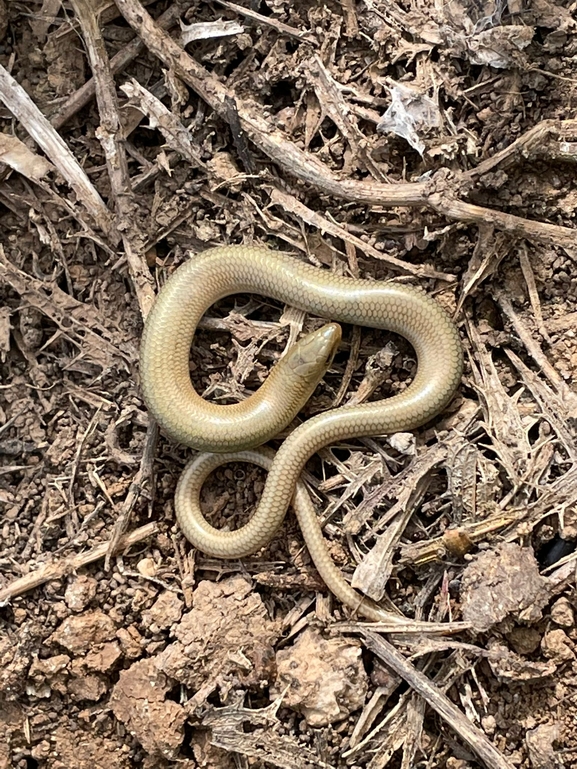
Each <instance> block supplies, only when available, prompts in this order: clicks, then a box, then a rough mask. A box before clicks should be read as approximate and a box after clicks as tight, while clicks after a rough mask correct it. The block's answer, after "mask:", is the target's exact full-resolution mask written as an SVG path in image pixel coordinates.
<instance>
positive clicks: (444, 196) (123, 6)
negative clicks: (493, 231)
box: [116, 0, 576, 256]
mask: <svg viewBox="0 0 577 769" xmlns="http://www.w3.org/2000/svg"><path fill="white" fill-rule="evenodd" d="M116 5H117V6H118V8H119V10H120V11H121V13H122V15H123V16H124V18H125V19H126V21H127V22H128V23H129V24H130V26H131V27H132V28H133V29H134V30H135V31H136V32H137V34H138V35H139V36H140V37H141V38H142V40H143V41H144V42H145V44H146V46H147V48H148V49H149V50H150V51H151V52H152V53H153V54H154V55H155V56H157V57H158V58H159V59H160V60H161V61H162V62H164V64H166V65H167V66H168V67H169V68H170V69H171V70H173V71H174V72H175V74H176V75H177V76H178V77H180V78H181V79H182V80H183V81H184V82H185V83H187V84H188V85H189V86H190V87H191V88H193V89H194V90H195V91H196V92H197V93H198V94H199V96H200V97H201V98H202V99H204V101H206V102H207V103H208V104H209V105H210V106H211V107H212V108H213V109H214V110H215V112H217V113H218V114H219V115H220V116H221V117H222V118H223V119H224V120H226V109H225V98H226V96H230V93H229V91H228V90H227V89H226V87H225V86H224V85H223V84H222V83H220V82H219V81H218V80H217V79H216V78H215V77H213V76H212V75H211V74H210V73H209V72H208V71H207V70H205V69H204V67H202V66H200V64H198V62H196V61H195V60H194V59H193V58H192V57H191V56H189V55H188V54H187V53H186V52H185V51H184V50H183V49H182V48H181V47H180V46H179V45H178V43H176V42H175V41H174V40H172V38H171V37H170V36H169V35H167V34H166V33H165V32H163V31H162V30H161V29H160V28H159V27H158V25H156V24H155V22H154V20H153V19H152V17H151V16H150V15H149V14H148V13H147V12H146V11H145V10H144V8H143V7H142V5H141V4H140V3H139V2H138V0H116ZM237 104H238V114H239V118H240V122H241V125H242V128H243V130H244V131H245V132H246V134H247V136H248V137H249V139H250V140H251V141H252V142H253V143H254V144H255V145H256V146H257V147H259V149H260V150H261V151H262V152H264V154H265V155H268V157H269V158H270V159H271V160H273V161H274V162H275V163H277V164H278V165H279V166H280V167H281V168H283V169H284V170H285V171H286V172H287V173H289V174H291V175H292V176H296V177H297V178H298V179H300V180H301V181H303V182H306V183H308V184H312V185H313V186H314V187H316V188H317V189H318V190H321V191H322V192H324V193H326V194H329V195H333V196H335V197H337V198H344V199H346V200H351V201H355V202H357V203H366V204H369V205H376V206H422V205H426V206H429V207H430V208H432V209H434V210H435V211H437V212H438V213H440V214H443V215H444V216H447V217H448V218H450V219H456V220H458V221H467V222H474V223H480V222H486V223H488V224H493V225H494V226H495V227H497V228H499V229H502V230H505V231H507V232H510V233H512V234H514V235H519V236H523V237H527V238H530V239H535V240H539V241H541V242H544V243H548V244H550V245H556V246H562V247H563V248H564V249H566V250H567V252H568V253H569V254H570V255H572V256H573V255H575V253H576V235H575V231H574V230H571V229H569V228H568V227H560V226H557V225H554V224H545V223H542V222H534V221H531V220H529V219H523V218H521V217H519V216H512V215H511V214H506V213H503V212H501V211H494V210H491V209H487V208H481V207H480V206H474V205H472V204H470V203H465V202H463V201H462V200H459V199H458V198H457V196H456V193H455V192H452V191H451V189H453V190H455V189H456V190H458V189H459V188H460V187H461V186H464V183H469V184H470V180H469V179H468V178H467V177H464V176H463V175H462V174H460V175H459V174H455V175H454V176H451V177H449V175H448V173H447V172H446V171H442V172H439V173H438V174H436V175H435V176H434V177H433V178H432V179H431V180H428V181H425V182H404V183H399V184H382V183H380V182H373V181H357V180H354V179H341V178H339V177H338V176H336V175H335V174H333V173H332V172H331V171H330V170H329V169H328V168H327V167H326V166H325V164H324V163H322V162H321V161H320V160H319V159H318V158H317V157H316V156H315V155H312V154H310V153H307V152H305V151H304V150H301V149H299V148H298V147H297V146H296V145H295V144H294V143H293V142H291V141H289V140H288V139H287V138H286V137H285V135H284V134H283V133H282V132H281V131H279V130H278V129H275V128H273V127H272V126H271V125H270V124H269V123H267V122H266V120H264V119H263V118H262V117H261V116H260V115H259V114H257V112H256V110H251V109H248V108H247V107H245V106H244V105H243V103H242V102H241V101H240V100H237Z"/></svg>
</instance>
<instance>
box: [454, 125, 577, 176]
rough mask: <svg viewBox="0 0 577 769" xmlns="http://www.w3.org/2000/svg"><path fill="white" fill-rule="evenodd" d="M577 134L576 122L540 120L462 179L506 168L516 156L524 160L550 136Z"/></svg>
mask: <svg viewBox="0 0 577 769" xmlns="http://www.w3.org/2000/svg"><path fill="white" fill-rule="evenodd" d="M576 132H577V120H542V121H541V122H540V123H537V125H536V126H533V128H531V129H529V130H528V131H527V133H525V134H523V135H522V136H519V137H518V138H517V139H515V141H514V142H513V143H512V144H510V145H509V146H508V147H505V149H504V150H501V151H500V152H496V153H495V154H494V155H493V156H492V157H490V158H487V159H486V160H482V161H481V162H480V163H479V165H478V166H476V167H475V168H472V169H471V170H469V171H464V172H463V178H467V179H471V180H476V179H478V178H479V177H480V176H483V175H484V174H486V173H489V171H493V170H494V169H495V168H496V167H497V166H499V167H501V168H503V167H504V168H508V167H509V166H511V165H512V164H513V163H515V162H517V158H518V156H521V157H523V158H526V157H528V156H530V155H532V154H533V153H534V150H535V148H536V147H539V146H540V145H542V144H543V143H544V141H545V140H546V139H548V138H549V137H550V136H556V137H557V138H559V139H564V138H565V137H566V136H574V135H575V133H576Z"/></svg>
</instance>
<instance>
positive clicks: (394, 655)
mask: <svg viewBox="0 0 577 769" xmlns="http://www.w3.org/2000/svg"><path fill="white" fill-rule="evenodd" d="M359 631H360V633H361V635H362V636H363V638H364V642H365V646H366V647H367V648H368V649H370V650H371V651H372V652H373V653H374V654H376V655H377V657H379V658H380V659H381V660H382V661H383V662H384V663H385V664H386V665H387V666H388V667H390V668H391V669H392V670H393V671H394V672H395V673H397V675H400V676H401V677H402V678H404V680H405V681H406V682H407V683H408V684H409V686H410V687H411V688H412V689H414V690H415V691H416V692H417V693H418V694H420V695H421V697H422V698H423V699H424V700H425V702H426V703H427V704H428V705H429V706H430V707H431V708H433V710H435V711H436V712H437V713H438V714H439V715H440V716H441V718H442V719H444V720H445V721H446V722H447V723H448V724H449V726H450V727H451V728H452V729H454V731H455V732H456V733H457V734H458V735H459V737H460V738H461V739H462V740H463V742H466V743H467V745H468V746H469V747H470V748H471V750H472V751H473V752H474V753H475V754H476V755H477V756H478V757H479V758H480V759H481V761H483V762H484V764H485V766H486V767H487V768H488V769H514V767H513V764H512V763H511V762H510V761H509V760H508V759H507V758H505V756H504V755H503V754H502V753H501V752H500V751H498V750H497V748H496V747H495V746H494V745H493V743H492V742H489V740H488V739H487V737H486V736H485V735H484V734H483V732H482V731H481V730H480V729H478V728H477V727H476V726H474V725H473V724H472V723H471V722H470V721H469V720H468V719H467V718H466V717H465V716H464V715H463V713H461V711H460V710H459V709H458V708H457V707H456V706H455V705H453V703H452V702H451V700H450V699H449V698H448V697H447V696H446V695H445V694H443V692H442V691H441V690H440V689H439V688H438V687H437V686H436V685H435V684H434V683H432V682H431V681H430V680H429V679H428V678H427V677H426V676H425V675H423V673H420V672H419V671H418V670H417V669H416V668H415V667H414V666H413V665H411V663H410V662H408V661H407V660H406V659H405V658H404V657H403V655H402V654H401V653H400V652H398V651H397V650H396V649H395V647H394V646H392V645H391V644H390V643H389V642H388V641H385V640H384V639H383V638H380V636H378V635H377V634H376V633H373V632H372V631H370V630H368V629H366V628H363V627H360V628H359Z"/></svg>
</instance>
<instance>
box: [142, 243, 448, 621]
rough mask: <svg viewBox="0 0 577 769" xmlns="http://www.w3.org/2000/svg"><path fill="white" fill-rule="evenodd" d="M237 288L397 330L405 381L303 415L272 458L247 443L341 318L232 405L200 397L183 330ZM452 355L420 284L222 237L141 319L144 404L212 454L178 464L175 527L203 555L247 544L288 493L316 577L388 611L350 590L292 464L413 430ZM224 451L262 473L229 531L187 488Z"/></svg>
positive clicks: (312, 374) (326, 361)
mask: <svg viewBox="0 0 577 769" xmlns="http://www.w3.org/2000/svg"><path fill="white" fill-rule="evenodd" d="M245 292H246V293H255V294H260V295H263V296H269V297H273V298H274V299H277V300H280V301H282V302H285V303H287V304H289V305H292V306H294V307H298V308H300V309H302V310H307V311H309V312H312V313H314V314H315V315H318V316H320V317H323V318H327V319H330V320H333V321H341V322H345V323H353V324H356V325H360V326H370V327H373V328H380V329H388V330H390V331H393V332H396V333H398V334H400V335H401V336H403V337H405V338H406V339H407V340H408V341H409V342H410V343H411V345H412V346H413V348H414V350H415V353H416V355H417V360H418V368H417V374H416V376H415V379H414V381H413V382H412V383H411V385H410V386H409V387H408V388H407V389H406V390H405V391H404V392H403V393H401V394H400V395H396V396H394V397H392V398H388V399H386V400H381V401H376V402H371V403H365V404H362V405H360V406H343V407H340V408H337V409H334V410H332V411H328V412H325V413H323V414H319V415H317V416H315V417H313V418H312V419H310V420H308V421H307V422H305V423H304V424H302V425H300V426H299V427H298V428H297V429H296V430H294V431H293V432H292V433H291V434H290V435H289V437H288V438H287V439H286V440H285V442H284V443H283V445H282V446H281V448H280V449H279V451H278V452H277V453H276V455H275V456H274V460H272V459H271V454H270V451H268V450H266V451H263V450H260V451H246V449H249V448H250V449H252V448H254V447H256V446H258V445H260V444H262V443H264V442H266V441H267V440H268V439H269V438H271V437H273V436H274V435H276V434H277V433H278V432H280V431H281V430H282V429H283V428H284V427H285V426H286V425H287V424H288V423H289V422H290V421H291V420H292V418H293V417H294V416H295V415H296V413H297V412H298V410H299V409H300V408H301V406H302V403H303V401H306V399H307V398H308V397H309V395H310V394H311V392H312V390H314V388H315V387H316V384H317V383H318V381H319V380H320V378H321V377H322V375H323V373H324V370H325V368H326V367H327V366H328V365H330V362H331V360H332V357H333V355H334V352H335V349H336V347H337V346H338V342H339V340H340V330H339V327H338V326H336V324H329V325H328V326H325V327H324V328H323V329H321V330H320V331H318V332H314V333H313V334H312V335H308V336H307V337H305V340H304V347H303V350H302V351H299V350H298V348H296V347H295V348H292V349H291V350H289V352H288V353H287V354H286V355H285V356H284V358H283V359H282V360H281V362H280V364H277V366H275V367H274V369H273V370H272V372H271V373H270V374H269V376H268V378H267V381H266V382H265V384H264V385H263V386H262V387H261V388H260V389H259V391H258V392H257V393H255V394H254V395H252V396H251V397H250V398H248V399H247V400H246V401H243V402H242V403H238V404H234V405H232V406H218V405H214V404H212V403H208V402H207V401H204V400H203V399H202V398H201V397H200V396H199V395H198V394H197V393H196V392H195V391H194V390H193V388H192V384H191V381H190V375H189V364H188V359H189V352H190V346H191V343H192V338H193V336H194V331H195V329H196V326H197V324H198V322H199V320H200V318H201V317H202V315H203V313H204V312H205V310H206V309H207V308H208V307H209V306H210V305H211V304H213V303H214V302H215V301H217V300H218V299H220V298H222V297H224V296H227V295H230V294H234V293H245ZM301 341H303V340H301ZM295 350H296V352H295ZM462 367H463V355H462V348H461V344H460V340H459V335H458V331H457V329H456V327H455V325H454V323H453V322H452V320H451V319H450V318H449V316H448V315H447V313H446V312H445V311H444V310H443V308H442V307H441V306H440V305H439V304H437V302H435V301H434V300H433V299H431V298H430V297H428V296H427V295H426V294H424V293H422V292H421V291H420V290H419V289H415V288H413V287H411V286H405V285H401V284H398V283H381V282H373V281H369V280H360V279H353V278H347V277H342V276H338V275H334V274H332V273H330V272H328V271H325V270H322V269H318V268H316V267H312V266H311V265H308V264H305V263H303V262H300V261H298V260H297V259H296V258H294V257H292V256H289V255H288V254H283V253H281V252H278V251H271V250H269V249H266V248H257V247H251V246H225V247H220V248H214V249H211V250H209V251H205V252H204V253H202V254H200V255H197V256H195V257H193V258H192V259H190V261H188V262H186V264H183V265H182V266H181V267H179V268H178V269H177V270H176V272H175V273H174V274H173V275H172V276H171V277H170V279H169V280H168V281H167V283H166V285H165V286H164V287H163V289H162V290H161V292H160V294H159V296H158V298H157V300H156V302H155V305H154V307H153V309H152V311H151V312H150V315H149V317H148V319H147V322H146V325H145V330H144V334H143V339H142V347H141V363H140V368H141V379H142V387H143V392H144V397H145V400H146V403H147V406H148V408H149V409H150V411H151V412H152V414H153V415H154V417H155V418H156V419H157V421H158V422H159V424H160V425H161V426H162V427H163V428H164V429H165V430H166V432H167V433H168V434H169V435H170V436H171V437H173V438H175V439H176V440H178V441H180V442H182V443H185V444H186V445H188V446H192V447H193V448H197V449H200V450H203V451H211V452H218V453H219V454H220V455H221V456H214V455H212V454H211V455H206V454H204V455H203V454H201V455H200V456H198V457H197V458H196V459H194V460H192V461H191V462H190V463H189V464H188V466H187V467H186V468H185V470H184V472H183V475H182V477H181V479H180V481H179V484H178V488H177V491H176V500H175V505H176V514H177V518H178V522H179V524H180V526H181V528H182V530H183V532H184V534H185V536H186V537H187V539H188V540H190V542H192V544H194V545H195V546H196V547H198V548H199V549H200V550H202V551H203V552H205V553H207V554H209V555H213V556H217V557H221V558H241V557H244V556H246V555H250V554H251V553H254V552H255V551H256V550H259V549H260V548H261V547H263V546H264V545H266V544H267V543H268V542H269V541H270V539H271V538H272V537H273V535H274V534H275V532H276V531H277V530H278V528H279V526H280V524H281V523H282V520H283V518H284V516H285V513H286V510H287V508H288V506H289V504H290V503H291V500H292V499H293V495H294V496H295V499H294V506H295V510H296V513H297V516H298V519H299V523H300V526H301V528H302V530H303V536H304V538H305V541H306V543H307V546H308V548H309V551H310V554H311V557H312V558H313V560H314V562H315V565H316V567H317V569H318V571H319V573H320V574H321V576H322V577H323V579H324V580H325V582H326V584H327V586H328V587H329V588H330V589H331V590H332V591H333V592H334V593H335V595H337V596H338V597H339V598H340V599H341V600H342V601H343V602H344V603H345V604H347V605H348V606H350V607H351V608H353V609H355V610H357V611H358V612H359V613H361V614H363V615H364V616H366V617H368V618H370V619H386V620H388V621H390V620H391V618H392V616H394V615H391V614H390V613H389V612H386V611H384V610H383V609H380V608H379V607H377V606H376V605H375V604H372V602H370V601H368V599H366V598H363V597H361V596H360V595H359V594H358V593H356V592H355V591H354V590H352V588H351V587H350V586H349V584H348V583H347V582H346V580H345V579H344V577H343V576H342V574H341V572H340V571H339V570H338V569H337V568H336V567H335V566H334V564H333V563H332V560H331V558H330V555H329V553H328V551H327V548H326V545H325V542H324V539H323V536H322V532H321V530H320V528H319V525H318V522H317V518H316V515H315V511H314V507H313V505H312V502H311V501H310V498H309V496H308V494H307V492H306V489H305V487H304V486H302V485H301V484H299V476H300V474H301V472H302V470H303V467H304V465H305V463H306V461H307V460H308V459H309V457H310V456H311V455H312V454H314V453H315V452H317V451H318V450H319V449H321V448H323V447H324V446H327V445H329V444H331V443H335V442H337V441H340V440H345V439H350V438H360V437H363V436H369V435H372V436H375V435H384V434H388V433H394V432H399V431H407V430H413V429H415V428H416V427H419V426H420V425H422V424H424V423H426V422H428V421H429V420H430V419H431V418H432V417H434V416H435V415H436V414H438V413H439V412H440V411H442V409H443V408H444V407H445V406H446V405H447V403H448V402H449V401H450V399H451V398H452V396H453V394H454V393H455V390H456V388H457V386H458V384H459V381H460V379H461V374H462ZM242 450H245V451H244V452H242ZM239 452H241V453H239ZM228 461H248V462H254V463H256V464H260V465H261V466H263V467H266V469H268V470H269V473H268V477H267V481H266V484H265V488H264V491H263V494H262V497H261V500H260V503H259V505H258V508H257V510H256V511H255V513H254V515H253V516H252V518H251V519H250V521H249V522H248V523H247V524H246V525H245V526H243V527H242V528H240V529H237V530H236V531H219V530H217V529H215V528H213V527H212V526H210V525H209V524H208V523H207V522H206V520H205V518H204V516H203V515H202V513H201V511H200V507H199V503H198V498H199V494H200V489H201V487H202V483H203V482H204V480H205V478H206V477H207V475H208V474H209V473H210V472H211V471H212V469H214V468H215V467H217V466H218V465H219V464H223V463H225V462H228ZM207 468H209V469H208V470H207Z"/></svg>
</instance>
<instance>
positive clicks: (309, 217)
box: [270, 187, 455, 283]
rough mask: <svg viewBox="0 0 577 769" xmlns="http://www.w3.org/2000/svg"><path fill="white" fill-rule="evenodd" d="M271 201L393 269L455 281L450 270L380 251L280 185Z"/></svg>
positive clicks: (273, 190)
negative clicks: (406, 259) (436, 268)
mask: <svg viewBox="0 0 577 769" xmlns="http://www.w3.org/2000/svg"><path fill="white" fill-rule="evenodd" d="M270 200H271V203H273V204H275V205H279V206H281V207H282V208H283V209H284V210H285V211H288V212H289V213H291V214H294V215H295V216H298V217H299V219H302V220H303V221H305V222H307V224H310V225H311V226H313V227H316V228H317V229H318V230H320V232H328V233H329V235H333V236H334V237H336V238H340V239H341V240H343V241H344V242H345V243H346V244H350V245H351V246H354V247H356V248H358V249H359V251H363V252H364V253H365V254H367V255H368V256H372V257H373V259H378V260H379V261H380V262H384V263H385V264H387V265H389V267H391V269H393V270H401V271H403V272H408V273H410V274H411V275H416V276H417V277H420V278H434V279H437V280H445V281H447V282H448V283H454V282H455V276H454V275H451V274H450V273H448V272H439V271H438V270H435V268H434V267H431V266H430V265H428V264H411V263H410V262H403V260H402V259H397V258H396V257H395V256H391V255H390V254H387V253H385V252H384V251H378V250H377V249H376V248H375V247H374V246H371V245H370V244H369V243H365V241H364V240H361V238H359V237H357V236H356V235H352V234H351V233H350V232H348V230H347V229H346V228H345V227H343V226H341V225H340V224H336V223H335V222H333V221H331V220H330V219H328V218H327V217H326V216H323V215H322V214H319V213H318V212H317V211H313V210H312V209H310V208H308V207H307V206H305V205H304V203H301V202H300V200H298V199H297V198H295V197H294V195H290V194H289V193H288V192H284V191H283V190H281V189H279V188H278V187H272V188H271V190H270Z"/></svg>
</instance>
